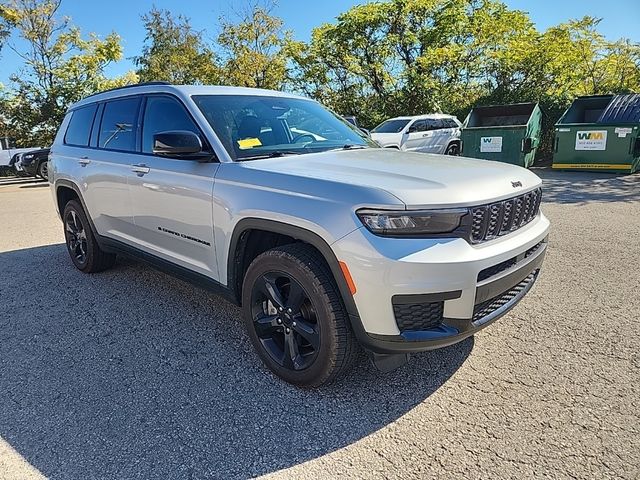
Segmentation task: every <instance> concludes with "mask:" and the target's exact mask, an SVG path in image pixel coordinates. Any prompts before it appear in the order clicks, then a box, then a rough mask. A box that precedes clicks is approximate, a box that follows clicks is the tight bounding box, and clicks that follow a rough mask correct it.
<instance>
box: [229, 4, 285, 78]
mask: <svg viewBox="0 0 640 480" xmlns="http://www.w3.org/2000/svg"><path fill="white" fill-rule="evenodd" d="M272 6H273V5H267V6H264V5H258V4H256V3H254V4H252V5H250V7H249V9H248V11H247V12H246V13H244V14H243V15H242V16H241V18H240V21H239V22H238V23H232V22H229V21H225V20H221V33H220V35H219V36H218V45H219V46H220V47H221V49H222V55H223V62H224V63H223V81H224V82H225V83H227V84H229V85H237V86H243V87H256V88H270V89H275V90H278V89H280V88H282V85H283V84H284V81H285V78H286V71H287V69H286V67H287V55H286V53H285V45H286V43H287V41H288V38H289V34H288V33H287V32H283V30H282V26H283V22H282V20H281V19H280V18H278V17H275V16H273V15H271V10H272Z"/></svg>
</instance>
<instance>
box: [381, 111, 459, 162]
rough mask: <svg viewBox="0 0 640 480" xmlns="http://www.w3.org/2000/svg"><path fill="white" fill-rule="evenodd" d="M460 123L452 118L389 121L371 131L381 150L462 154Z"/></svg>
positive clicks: (418, 118) (436, 116) (422, 117)
mask: <svg viewBox="0 0 640 480" xmlns="http://www.w3.org/2000/svg"><path fill="white" fill-rule="evenodd" d="M461 126H462V124H461V123H460V121H459V120H458V119H457V118H456V117H454V116H452V115H441V114H437V113H434V114H429V115H417V116H415V117H396V118H390V119H389V120H385V121H384V122H382V123H381V124H380V125H378V126H377V127H376V128H374V129H373V130H371V138H372V139H373V140H375V141H376V142H378V144H379V145H380V146H381V147H385V148H397V149H399V150H404V151H408V152H420V153H440V154H443V153H444V154H445V155H458V154H459V153H460V127H461Z"/></svg>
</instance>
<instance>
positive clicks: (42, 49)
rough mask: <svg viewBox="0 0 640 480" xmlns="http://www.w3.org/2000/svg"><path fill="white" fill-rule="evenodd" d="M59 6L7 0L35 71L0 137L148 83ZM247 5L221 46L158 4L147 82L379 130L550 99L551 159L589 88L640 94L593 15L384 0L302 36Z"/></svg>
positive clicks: (223, 28) (618, 48)
mask: <svg viewBox="0 0 640 480" xmlns="http://www.w3.org/2000/svg"><path fill="white" fill-rule="evenodd" d="M60 1H61V0H5V1H3V2H2V4H0V46H1V44H2V41H3V39H6V38H7V35H8V33H9V32H11V31H15V32H17V33H18V35H20V36H21V37H22V38H23V39H24V40H26V42H27V44H28V49H27V50H26V51H21V52H18V53H19V54H20V55H21V56H22V58H23V59H24V63H25V67H24V70H23V71H20V72H18V73H17V74H15V75H13V76H12V85H11V90H9V91H5V92H4V94H3V95H2V96H1V97H0V103H1V105H0V107H1V108H2V110H0V111H3V112H5V113H4V117H3V116H2V115H1V114H0V136H2V135H3V134H4V135H6V134H7V133H9V134H10V135H12V136H14V137H16V138H18V139H19V140H20V142H21V143H22V144H42V145H45V144H47V143H49V142H50V141H51V139H52V135H53V133H54V132H55V130H56V128H57V126H58V124H59V122H60V121H61V119H62V116H63V114H64V111H65V109H66V108H67V106H68V105H69V104H70V103H71V102H73V101H75V100H77V99H79V98H81V97H83V96H85V95H88V94H91V93H94V92H96V91H99V90H102V89H105V88H109V87H113V86H117V85H122V84H126V83H132V82H135V81H137V78H136V74H133V73H129V74H127V75H125V76H124V77H122V78H117V79H113V80H110V79H107V78H106V77H105V75H104V69H105V66H106V65H108V64H109V63H111V62H114V61H117V60H119V59H120V58H121V56H122V49H121V46H120V39H119V37H118V36H117V35H116V34H115V33H113V34H111V35H109V36H107V37H106V38H104V39H99V38H97V37H95V36H93V35H89V36H88V37H87V38H85V37H83V36H82V35H81V34H80V31H79V30H78V29H77V28H74V27H72V26H71V25H70V24H69V20H68V19H66V18H60V17H59V15H58V14H57V11H58V7H59V5H60ZM248 1H250V2H253V3H249V4H248V6H247V8H246V11H245V12H244V13H242V14H240V15H239V18H238V20H237V21H235V22H232V21H229V20H228V19H221V20H220V30H219V31H220V33H219V35H218V37H217V42H216V43H215V44H211V45H209V44H207V42H206V41H205V40H204V37H203V34H202V32H198V31H194V30H193V28H192V26H191V25H190V23H189V19H188V18H185V17H183V16H177V17H176V16H172V15H171V13H170V12H168V11H163V10H158V9H156V8H153V9H152V10H151V11H149V12H148V13H147V14H146V15H144V16H143V17H142V20H143V22H144V26H145V28H146V31H147V36H146V39H145V44H144V47H143V49H142V52H141V54H140V56H138V57H135V58H134V62H135V64H136V66H137V75H138V76H139V79H140V80H141V81H152V80H165V81H169V82H172V83H186V84H191V83H196V84H198V83H202V84H210V83H222V84H229V85H239V86H247V87H259V88H271V89H281V88H287V89H290V90H295V91H298V92H302V93H304V94H306V95H308V96H310V97H313V98H316V99H317V100H319V101H321V102H322V103H324V104H326V105H328V106H330V107H331V108H333V110H335V111H337V112H339V113H341V114H345V115H347V114H349V115H356V116H357V117H358V119H359V120H360V122H361V123H362V124H363V125H364V126H366V127H373V126H374V125H376V124H377V123H379V122H381V121H382V120H384V119H385V118H388V117H392V116H397V115H410V114H418V113H426V112H433V111H435V112H446V113H452V114H456V115H458V117H459V118H461V119H462V118H464V117H465V116H466V114H467V112H468V111H469V110H470V108H471V107H473V106H475V105H486V104H505V103H518V102H529V101H537V102H540V103H541V105H542V108H543V110H544V111H545V113H546V134H545V135H546V137H545V139H546V140H545V143H544V144H543V147H544V148H543V149H542V152H543V154H544V153H545V148H547V151H546V153H548V147H549V146H550V144H551V143H550V139H551V134H552V128H551V127H552V126H553V123H554V122H555V121H556V120H557V118H558V117H559V116H560V115H561V113H562V112H563V111H564V109H565V108H566V107H567V106H568V104H569V103H570V102H571V101H572V100H573V99H574V98H575V97H576V96H578V95H588V94H601V93H621V92H630V91H635V92H640V45H638V44H636V43H632V42H630V41H629V40H625V39H621V40H617V41H610V40H607V39H605V38H604V37H603V36H602V35H601V34H600V33H599V32H598V23H599V20H598V19H595V18H592V17H584V18H582V19H576V20H572V21H569V22H566V23H562V24H560V25H556V26H554V27H551V28H549V29H548V30H547V31H544V32H540V31H538V30H537V29H536V27H535V25H534V24H533V22H532V21H531V19H530V18H529V16H528V15H527V13H525V12H522V11H519V10H512V9H510V8H508V7H507V6H506V5H505V4H504V3H503V2H502V1H500V0H379V1H377V2H371V3H366V4H363V5H358V6H355V7H353V8H351V9H350V10H348V11H346V12H344V13H342V14H341V15H339V16H338V17H337V19H336V21H335V22H334V23H329V24H324V25H320V26H318V27H317V28H315V29H314V30H313V32H312V35H311V39H310V40H309V41H308V42H300V41H294V40H293V39H292V38H291V35H290V34H289V33H288V32H286V31H284V30H283V22H282V20H281V19H280V18H278V17H276V16H274V15H273V14H272V9H273V6H274V4H273V3H272V0H248ZM261 1H264V2H266V3H256V2H261ZM8 46H9V47H11V44H10V43H9V44H8ZM0 88H1V86H0ZM3 122H4V126H3Z"/></svg>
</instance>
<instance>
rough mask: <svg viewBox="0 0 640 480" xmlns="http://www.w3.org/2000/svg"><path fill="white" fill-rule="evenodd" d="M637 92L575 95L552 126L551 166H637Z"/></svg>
mask: <svg viewBox="0 0 640 480" xmlns="http://www.w3.org/2000/svg"><path fill="white" fill-rule="evenodd" d="M639 130H640V94H637V93H631V94H624V95H592V96H588V97H578V98H576V99H575V100H574V101H573V103H572V104H571V106H570V107H569V108H568V109H567V111H566V112H564V115H562V117H561V118H560V120H558V123H556V125H555V143H554V153H553V168H556V169H561V170H565V169H566V170H591V171H593V170H607V171H611V172H620V173H633V172H637V171H638V170H639V169H640V131H639Z"/></svg>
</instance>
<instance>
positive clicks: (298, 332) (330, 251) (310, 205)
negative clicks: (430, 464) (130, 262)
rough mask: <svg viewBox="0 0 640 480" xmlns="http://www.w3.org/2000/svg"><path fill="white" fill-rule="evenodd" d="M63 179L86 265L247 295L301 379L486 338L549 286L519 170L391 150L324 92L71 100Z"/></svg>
mask: <svg viewBox="0 0 640 480" xmlns="http://www.w3.org/2000/svg"><path fill="white" fill-rule="evenodd" d="M50 158H51V160H50V166H49V180H50V182H51V185H52V191H53V197H54V200H55V204H56V207H57V209H58V212H59V214H60V217H61V219H62V222H63V225H64V234H65V238H66V243H67V248H68V251H69V254H70V256H71V261H72V262H73V264H74V265H75V266H76V267H77V268H78V269H80V270H81V271H83V272H86V273H92V272H98V271H101V270H104V269H106V268H109V267H110V266H112V265H113V263H114V261H115V254H127V255H133V256H136V257H139V258H142V259H144V260H146V261H148V262H151V263H153V264H154V265H156V266H158V267H160V268H162V269H164V270H166V271H168V272H170V273H173V274H175V275H177V276H179V277H181V278H183V279H187V280H190V281H193V282H194V283H196V284H197V285H200V286H202V287H204V288H207V289H209V290H212V291H215V292H219V293H222V294H223V295H224V296H226V297H227V298H228V299H229V300H230V301H232V302H234V303H236V304H238V305H241V306H242V309H243V317H244V322H245V325H246V327H247V332H248V335H249V337H250V339H251V341H252V343H253V344H254V346H255V348H256V350H257V352H258V355H259V356H260V358H261V359H262V360H263V361H264V363H265V364H266V365H267V366H268V367H269V368H270V369H271V370H272V371H273V372H275V373H276V374H277V375H279V376H280V377H282V378H283V379H285V380H286V381H288V382H291V383H294V384H297V385H301V386H309V387H310V386H319V385H322V384H325V383H327V382H330V381H332V380H334V379H335V378H337V377H338V376H339V374H340V373H341V372H344V371H345V370H346V369H347V367H348V366H349V365H350V364H351V363H352V361H353V360H354V359H355V358H357V352H358V351H359V350H360V347H359V345H360V346H362V347H364V349H365V350H367V351H368V352H369V353H370V355H371V358H372V359H373V361H374V363H375V365H376V366H377V367H378V368H380V369H381V370H390V369H393V368H395V367H397V366H399V365H401V364H402V363H404V362H405V361H406V360H407V358H408V354H409V353H410V352H419V351H425V350H431V349H434V348H438V347H443V346H446V345H450V344H453V343H456V342H459V341H461V340H462V339H464V338H466V337H469V336H470V335H473V334H474V333H476V332H477V331H479V330H480V329H482V328H484V327H486V326H487V325H489V324H490V323H491V322H492V321H494V320H495V319H497V318H498V317H500V316H501V315H503V314H504V313H505V312H507V311H508V310H509V309H511V308H512V307H513V306H514V305H515V304H516V303H517V302H518V301H519V300H520V299H522V297H523V296H524V295H525V294H526V292H527V291H528V290H529V289H530V288H531V286H532V285H533V283H534V282H535V280H536V278H537V276H538V272H539V270H540V266H541V264H542V260H543V258H544V255H545V250H546V245H547V244H546V242H547V232H548V229H549V222H548V221H547V219H546V218H545V217H544V216H543V215H542V213H540V211H539V207H540V200H541V181H540V179H539V178H538V177H537V176H536V175H534V174H533V173H531V172H529V171H527V170H525V169H523V168H519V167H516V166H513V165H508V164H504V163H495V162H488V161H481V160H471V159H460V160H459V161H456V162H455V163H451V162H450V161H449V160H448V159H447V158H446V157H441V156H437V155H433V156H429V157H425V156H423V155H420V154H415V153H408V152H398V151H397V150H389V149H383V148H377V147H376V146H375V145H374V144H373V143H372V142H371V140H369V139H367V137H366V136H364V135H363V134H362V133H361V132H359V131H358V130H356V129H354V128H353V127H352V126H350V125H349V124H348V123H347V122H345V121H344V120H343V119H341V118H340V117H338V116H337V115H335V114H334V113H332V112H330V111H328V110H326V109H325V108H323V107H322V106H321V105H320V104H318V103H317V102H315V101H312V100H309V99H306V98H302V97H298V96H294V95H289V94H285V93H281V92H272V91H264V90H251V89H241V88H229V87H210V86H171V85H166V84H144V85H138V86H131V87H124V88H120V89H116V90H112V91H108V92H104V93H100V94H97V95H94V96H91V97H88V98H86V99H84V100H82V101H81V102H79V103H77V104H75V105H73V106H72V107H71V109H70V110H69V112H68V113H67V115H66V116H65V119H64V122H63V123H62V125H61V127H60V131H59V132H58V135H57V137H56V140H55V143H54V145H53V147H52V150H51V157H50Z"/></svg>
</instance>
